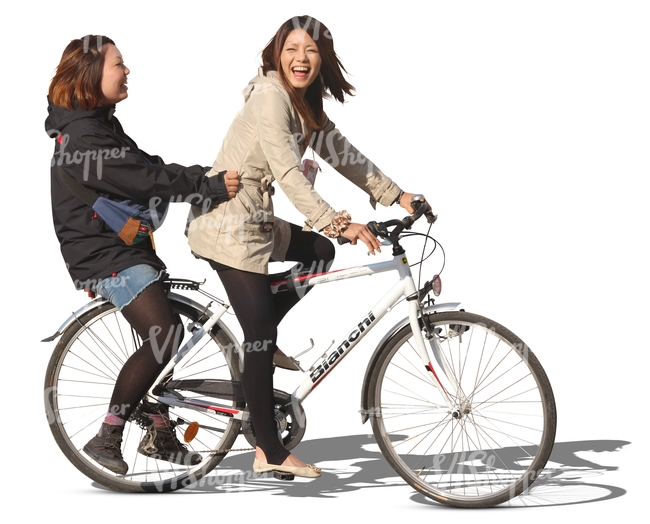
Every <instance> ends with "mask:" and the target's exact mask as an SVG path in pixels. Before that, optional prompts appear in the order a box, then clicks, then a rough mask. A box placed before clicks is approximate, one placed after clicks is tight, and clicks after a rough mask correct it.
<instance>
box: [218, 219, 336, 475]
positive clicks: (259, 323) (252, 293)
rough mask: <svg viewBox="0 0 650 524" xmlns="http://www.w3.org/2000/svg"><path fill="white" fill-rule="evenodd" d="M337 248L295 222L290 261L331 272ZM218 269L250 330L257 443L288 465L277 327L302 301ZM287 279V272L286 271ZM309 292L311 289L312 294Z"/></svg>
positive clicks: (264, 282)
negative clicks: (276, 365) (279, 414)
mask: <svg viewBox="0 0 650 524" xmlns="http://www.w3.org/2000/svg"><path fill="white" fill-rule="evenodd" d="M334 253H335V250H334V245H333V244H332V242H331V241H330V240H328V239H327V238H325V237H323V236H321V235H319V234H317V233H313V232H305V231H302V229H301V228H300V227H298V226H296V225H293V224H291V241H290V243H289V248H288V251H287V255H286V257H285V260H287V261H296V262H300V263H301V264H302V265H303V269H305V270H308V269H309V270H311V271H313V272H320V271H327V270H328V269H329V267H330V266H331V264H332V261H333V260H334ZM211 265H212V267H213V268H215V269H216V270H217V273H218V274H219V277H220V278H221V282H222V283H223V286H224V288H225V290H226V293H227V294H228V300H229V301H230V304H231V305H232V308H233V311H234V312H235V315H237V319H238V320H239V323H240V325H241V327H242V330H243V332H244V348H246V349H248V350H247V351H246V352H245V354H244V372H243V374H242V386H243V388H244V396H245V397H246V403H247V404H248V409H249V412H250V416H251V420H252V422H253V427H254V430H255V439H256V443H257V445H258V446H259V447H260V448H262V451H264V454H265V455H266V461H267V463H268V464H282V462H284V460H285V459H286V458H287V457H288V456H289V451H287V449H285V447H284V446H283V445H282V443H281V442H280V440H279V439H278V433H277V429H276V425H275V418H274V402H273V353H275V350H276V349H277V346H276V341H277V327H278V324H279V323H280V321H281V320H282V319H283V318H284V316H285V315H286V314H287V313H288V312H289V310H290V309H291V308H292V307H293V306H294V305H295V304H296V303H297V302H298V301H299V300H300V298H301V296H302V295H304V293H302V295H298V294H296V293H294V292H291V291H287V292H280V293H277V294H273V293H272V292H271V286H270V282H271V277H269V275H263V274H260V273H251V272H248V271H242V270H239V269H234V268H230V267H224V266H222V265H219V264H214V263H211ZM285 275H286V273H285ZM306 291H309V290H306Z"/></svg>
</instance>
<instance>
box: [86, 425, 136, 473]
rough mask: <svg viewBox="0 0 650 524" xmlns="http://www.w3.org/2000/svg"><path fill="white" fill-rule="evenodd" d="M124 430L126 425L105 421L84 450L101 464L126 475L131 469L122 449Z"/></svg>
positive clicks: (114, 471)
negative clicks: (125, 460) (123, 456)
mask: <svg viewBox="0 0 650 524" xmlns="http://www.w3.org/2000/svg"><path fill="white" fill-rule="evenodd" d="M123 431H124V426H111V425H110V424H107V423H106V422H103V423H102V427H101V428H100V430H99V433H97V436H95V437H93V438H91V439H90V441H89V442H88V444H86V445H85V446H84V448H83V450H84V452H85V453H86V454H87V455H88V456H89V457H90V458H92V459H93V460H94V461H95V462H97V463H98V464H99V465H100V466H104V467H105V468H106V469H110V470H111V471H112V472H113V473H118V474H119V475H124V474H125V473H126V472H127V471H128V470H129V465H128V464H127V463H126V462H124V459H123V458H122V451H121V450H120V444H121V443H122V433H123Z"/></svg>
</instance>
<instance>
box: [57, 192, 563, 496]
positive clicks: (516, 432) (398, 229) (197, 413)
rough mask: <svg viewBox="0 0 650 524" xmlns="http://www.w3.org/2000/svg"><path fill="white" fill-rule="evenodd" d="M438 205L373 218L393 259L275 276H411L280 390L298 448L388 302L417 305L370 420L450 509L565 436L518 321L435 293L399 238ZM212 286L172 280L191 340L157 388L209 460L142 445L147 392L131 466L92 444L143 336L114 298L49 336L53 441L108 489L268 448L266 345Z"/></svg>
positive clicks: (153, 487) (381, 380)
mask: <svg viewBox="0 0 650 524" xmlns="http://www.w3.org/2000/svg"><path fill="white" fill-rule="evenodd" d="M419 198H421V199H422V200H424V199H423V197H421V196H420V197H419ZM425 207H426V206H423V205H422V206H419V208H418V209H417V211H416V212H415V213H414V214H413V215H410V216H407V217H406V218H404V219H402V220H397V219H396V220H389V221H387V222H370V223H369V224H368V226H369V227H370V229H371V230H372V231H373V233H374V234H376V235H377V237H378V238H380V239H381V241H382V243H383V244H384V245H390V246H392V250H393V252H392V259H391V260H387V261H382V262H377V263H372V264H368V265H362V266H358V267H352V268H348V269H342V270H336V271H330V272H323V273H314V274H311V273H300V272H295V271H292V272H291V274H290V275H289V276H288V277H287V278H286V279H284V280H280V281H275V282H272V283H271V285H272V287H273V289H274V292H296V290H298V291H299V290H300V289H301V288H305V287H311V286H315V285H320V284H325V283H329V282H334V281H341V280H346V279H351V278H356V277H360V276H366V275H373V274H378V273H384V272H389V271H395V272H397V274H398V277H399V280H398V281H397V282H396V283H395V284H394V285H393V286H392V287H391V289H390V290H388V292H387V293H386V294H385V295H384V297H383V298H382V299H380V300H379V301H378V302H377V303H376V304H375V305H374V306H373V307H372V308H371V309H370V310H369V311H368V313H367V314H366V315H364V317H363V318H362V319H360V321H359V322H357V323H355V324H354V326H353V327H352V328H351V329H350V330H348V331H346V332H345V335H344V336H343V337H342V338H340V339H339V341H338V343H336V344H334V345H333V346H330V347H329V348H328V349H327V350H326V351H325V352H324V353H323V354H322V356H320V357H318V358H317V359H316V360H315V361H314V363H313V364H312V365H311V367H310V368H308V369H306V370H305V369H303V370H302V371H303V372H304V374H303V377H304V378H302V379H301V381H300V383H299V384H298V385H297V387H296V389H295V390H294V391H293V393H287V392H284V391H279V390H276V391H275V402H276V410H275V416H276V422H277V424H278V432H279V436H280V437H281V438H282V441H283V443H284V445H285V447H286V448H287V449H293V448H294V447H295V446H296V445H298V443H299V442H300V440H301V439H302V437H303V435H304V432H305V420H306V419H305V412H304V409H303V402H304V400H305V399H306V398H307V397H308V396H309V395H310V393H311V392H312V391H313V390H314V388H315V387H316V386H318V385H319V384H320V383H321V382H322V381H323V380H325V378H326V377H327V376H329V374H330V373H331V372H332V371H333V369H334V368H335V367H336V366H337V365H339V364H340V362H341V361H342V360H343V358H344V357H345V356H347V355H348V354H349V352H350V351H352V349H353V348H354V347H356V345H357V344H358V343H359V341H360V340H362V339H363V338H364V336H365V335H367V333H368V332H370V331H371V330H372V329H374V328H375V327H376V325H377V324H378V323H379V321H380V320H381V319H382V317H383V316H384V315H385V314H386V313H387V312H388V311H389V310H391V309H392V308H394V307H395V306H396V305H397V304H398V303H401V302H404V303H405V304H406V306H407V309H408V316H407V317H406V318H404V319H403V320H402V321H400V322H398V323H397V324H396V325H395V326H393V327H392V328H391V329H390V330H389V331H388V332H387V334H386V335H385V336H384V337H383V339H382V340H381V342H380V343H379V344H378V346H377V348H376V350H375V352H374V354H373V355H372V357H371V358H370V362H369V364H368V367H367V370H366V374H365V378H364V380H363V385H362V400H361V410H360V412H361V415H362V422H363V423H366V422H368V421H370V424H371V426H372V430H373V433H374V436H375V439H376V441H377V443H378V445H379V448H380V450H381V452H382V454H383V455H384V456H385V458H386V460H387V461H388V462H389V463H390V465H391V466H392V468H393V469H394V470H395V471H396V473H398V474H399V475H400V476H401V477H402V478H403V479H404V480H405V481H406V482H407V483H408V484H409V485H410V486H411V487H413V488H414V489H415V490H417V491H419V492H420V493H422V494H424V495H426V496H427V497H430V498H432V499H434V500H435V501H437V502H440V503H443V504H446V505H450V506H457V507H466V508H469V507H489V506H494V505H497V504H500V503H502V502H505V501H507V500H509V499H511V498H513V497H515V496H517V495H519V494H520V493H522V492H523V491H524V490H525V489H527V488H528V487H529V486H530V485H531V484H532V483H533V481H534V480H535V478H536V477H537V476H538V475H539V474H540V473H541V472H542V471H543V469H544V466H545V465H546V462H547V460H548V458H549V456H550V453H551V450H552V448H553V443H554V438H555V428H556V408H555V400H554V397H553V391H552V388H551V385H550V382H549V380H548V378H547V376H546V373H545V372H544V370H543V368H542V366H541V364H540V363H539V361H538V359H537V358H536V357H535V355H534V354H533V353H532V352H531V351H530V349H529V348H528V346H527V345H526V344H525V343H524V342H523V341H522V340H521V339H520V338H519V337H517V336H516V335H515V334H513V333H512V332H511V331H509V330H508V329H506V328H505V327H503V326H501V325H499V324H497V323H496V322H493V321H491V320H489V319H487V318H485V317H482V316H479V315H476V314H472V313H468V312H465V311H464V310H462V309H459V306H460V303H456V302H453V303H441V304H436V303H435V298H434V297H437V296H438V295H439V292H440V285H441V280H440V277H439V275H435V276H434V277H433V278H432V279H431V280H428V281H427V282H426V283H425V284H424V285H423V286H422V287H421V288H420V289H417V288H416V286H415V281H414V279H413V275H412V273H411V267H410V265H409V263H408V260H407V258H406V253H405V250H404V248H403V247H402V245H401V244H400V240H401V239H403V238H404V237H405V236H407V235H414V234H420V233H414V232H407V230H410V229H411V226H412V225H413V224H414V223H415V222H416V221H417V220H418V219H419V218H421V217H422V216H423V215H425V214H426V216H427V218H428V221H429V222H430V225H429V231H430V228H431V224H433V222H435V219H436V218H437V217H436V216H435V215H432V214H431V212H430V211H429V210H428V209H425ZM423 236H425V237H426V239H427V240H428V239H431V240H432V241H433V242H434V243H435V244H434V250H435V246H438V245H439V244H438V243H437V242H436V241H435V240H434V239H433V238H432V237H430V236H429V233H428V232H427V234H425V235H423ZM425 245H426V241H425ZM427 256H428V255H427ZM422 259H424V251H423V255H422ZM420 262H421V261H420ZM421 267H422V266H420V268H421ZM201 284H202V283H198V282H194V281H190V280H183V279H168V280H167V282H166V285H167V287H168V288H169V291H168V296H169V299H170V301H171V304H172V306H173V309H174V311H175V312H176V313H178V314H179V315H181V317H182V318H183V324H184V326H185V328H186V332H187V335H188V336H189V340H188V341H187V342H185V344H184V345H183V346H182V347H181V348H180V349H179V350H178V353H177V354H176V355H175V357H174V358H173V359H172V360H171V362H170V363H169V364H168V365H167V367H166V368H165V369H164V370H163V372H162V373H161V374H160V376H159V378H158V380H157V382H156V384H155V385H154V387H152V388H151V390H150V391H149V393H148V394H147V396H146V397H145V399H147V400H146V401H147V402H149V403H151V402H153V403H154V404H156V403H157V404H162V405H166V406H168V409H169V412H170V415H171V416H172V417H173V421H174V424H175V425H176V427H177V428H178V430H179V432H180V434H182V435H183V439H184V440H185V441H186V442H187V446H188V447H189V448H190V449H191V450H193V451H196V452H200V453H201V454H202V457H203V460H202V462H200V463H199V464H197V465H189V464H187V465H184V464H174V463H172V462H166V461H163V460H156V459H155V457H147V456H145V455H142V454H139V453H138V451H137V448H138V444H139V443H140V442H141V441H142V439H143V438H144V437H145V436H146V435H147V434H148V432H149V431H150V426H151V424H150V420H148V418H147V413H146V411H145V410H144V409H143V403H141V404H140V406H139V407H138V408H137V409H136V411H135V413H134V414H133V415H132V417H131V418H130V419H129V422H128V423H127V427H126V428H125V431H124V437H123V443H122V448H123V455H124V460H126V461H127V463H128V464H129V471H128V472H127V474H125V475H123V476H120V475H117V474H114V473H112V472H110V471H108V470H106V469H104V468H102V467H101V466H100V465H98V464H96V463H95V462H94V461H92V460H91V459H90V458H89V457H87V456H86V455H85V454H84V453H83V452H82V448H83V446H84V444H85V443H86V442H87V441H88V440H90V438H91V437H92V436H93V435H94V433H95V431H96V430H97V427H98V426H99V423H100V422H101V420H102V419H103V417H104V415H105V411H106V406H107V405H108V400H109V398H110V395H111V392H112V389H113V384H114V381H115V378H116V376H117V373H118V372H119V370H120V369H121V366H122V364H123V362H124V361H125V360H126V358H127V357H128V355H129V354H130V353H131V352H132V351H134V350H135V349H136V348H138V347H139V345H140V341H139V340H138V338H137V336H136V335H134V334H133V332H132V330H131V329H130V326H129V325H128V323H127V322H126V321H125V320H124V319H123V318H122V317H121V315H120V314H119V313H118V312H117V310H116V308H115V307H114V306H113V305H112V304H111V303H109V302H107V301H105V300H104V299H101V298H98V299H95V300H93V301H92V302H90V303H89V304H87V305H85V306H84V307H82V308H81V309H80V310H78V311H77V312H75V313H74V314H73V315H72V316H71V317H70V318H69V319H68V320H66V322H64V324H63V325H62V326H61V327H60V328H59V330H57V332H56V333H55V334H54V335H52V336H51V337H48V338H47V339H45V341H52V340H54V339H56V338H58V337H59V336H60V337H61V338H60V340H59V342H58V343H57V345H56V347H55V349H54V353H53V355H52V357H51V359H50V362H49V365H48V368H47V373H46V377H45V405H46V411H47V415H48V420H49V423H50V428H51V430H52V433H53V435H54V438H55V439H56V442H57V443H58V445H59V447H60V448H61V450H62V451H63V453H64V454H65V455H66V456H67V458H68V459H69V460H70V461H71V462H72V463H73V464H74V465H75V466H76V467H77V468H78V469H79V470H81V471H82V472H83V473H84V474H85V475H87V476H88V477H90V478H91V479H93V480H95V481H97V482H98V483H100V484H102V485H104V486H106V487H108V488H111V489H113V490H117V491H123V492H168V491H173V490H176V489H180V488H183V487H187V486H191V485H192V484H194V483H196V482H198V481H199V480H200V479H202V478H203V477H204V476H205V475H207V474H208V473H209V472H210V471H211V470H213V469H214V468H215V467H216V466H217V465H218V464H219V463H220V462H221V460H222V459H223V457H224V456H225V455H226V454H227V453H228V452H230V451H237V450H234V449H233V445H234V443H235V440H236V439H237V437H238V436H239V435H240V434H243V435H244V437H245V439H246V440H247V442H248V443H249V444H250V445H251V446H254V445H255V436H254V430H253V428H252V427H251V424H250V421H249V420H248V416H247V411H246V404H245V400H244V396H243V393H242V389H241V384H240V377H241V373H242V369H241V363H242V362H243V351H245V350H256V349H259V348H243V347H242V346H241V345H240V344H239V342H238V341H237V340H236V338H235V337H234V335H233V334H232V332H231V331H230V330H229V329H228V327H227V326H226V325H225V323H224V322H223V321H222V317H223V315H224V313H225V312H226V311H227V309H228V307H229V305H228V304H227V303H226V302H224V301H222V300H220V299H219V298H217V297H215V296H212V295H210V294H209V293H207V292H206V291H205V290H203V289H201V287H200V286H201ZM174 290H191V291H195V292H198V293H200V294H202V295H203V296H205V297H207V298H209V300H210V302H209V303H208V304H207V305H202V304H200V303H199V302H196V301H194V300H192V299H191V298H188V297H186V296H185V295H183V294H180V293H176V292H175V291H174ZM213 305H214V307H215V310H214V311H212V310H211V309H210V308H211V307H213ZM301 369H302V368H301Z"/></svg>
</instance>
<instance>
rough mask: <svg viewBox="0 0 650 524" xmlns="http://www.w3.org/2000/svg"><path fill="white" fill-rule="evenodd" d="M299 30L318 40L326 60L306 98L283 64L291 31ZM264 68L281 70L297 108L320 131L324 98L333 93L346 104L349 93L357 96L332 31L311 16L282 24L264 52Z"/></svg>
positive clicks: (283, 82) (292, 19)
mask: <svg viewBox="0 0 650 524" xmlns="http://www.w3.org/2000/svg"><path fill="white" fill-rule="evenodd" d="M295 29H299V30H300V29H301V30H303V31H305V32H306V33H307V34H308V35H309V36H310V37H311V38H312V39H313V40H314V42H316V45H317V46H318V52H319V54H320V56H321V61H322V63H321V68H320V75H318V77H317V78H316V80H314V81H313V82H312V84H311V85H310V86H309V87H308V88H307V91H306V92H305V95H304V97H302V96H300V94H299V93H298V92H297V91H296V90H295V89H294V88H293V86H292V85H291V84H290V83H289V81H288V80H287V79H286V77H285V76H284V72H283V71H282V67H281V66H280V55H281V54H282V48H283V47H284V43H285V41H286V40H287V37H288V36H289V34H290V33H291V31H293V30H295ZM262 71H263V72H264V74H266V73H268V72H269V71H277V72H278V74H279V75H280V80H281V81H282V85H283V86H284V88H285V89H286V90H287V92H288V93H289V97H290V98H291V102H292V103H293V105H294V107H295V108H296V110H297V111H298V113H300V116H302V118H303V119H304V120H305V122H306V123H307V125H308V126H309V127H311V128H312V129H313V130H319V129H321V127H322V126H323V119H324V118H323V117H324V113H323V98H328V97H330V96H332V97H334V98H335V99H336V100H338V101H339V102H341V103H343V102H344V101H345V95H346V94H347V95H350V96H353V95H354V86H353V85H352V84H350V83H349V82H348V81H347V80H346V79H345V77H344V76H343V72H345V73H347V71H346V70H345V68H344V67H343V64H341V60H339V57H338V56H337V55H336V52H335V51H334V40H333V38H332V34H331V33H330V31H329V29H327V27H325V24H323V23H321V22H319V21H318V20H316V19H315V18H312V17H311V16H294V17H293V18H290V19H289V20H287V21H286V22H285V23H284V24H282V25H281V26H280V29H278V31H277V33H275V36H274V37H273V38H272V39H271V41H270V42H269V43H268V44H267V46H266V47H265V48H264V51H262Z"/></svg>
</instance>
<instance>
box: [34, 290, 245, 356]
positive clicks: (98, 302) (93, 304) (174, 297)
mask: <svg viewBox="0 0 650 524" xmlns="http://www.w3.org/2000/svg"><path fill="white" fill-rule="evenodd" d="M167 297H168V298H169V300H170V301H172V302H180V303H181V304H185V305H186V306H190V307H192V308H194V309H196V310H198V311H204V310H205V312H206V313H207V314H208V315H210V316H211V315H212V311H210V310H209V309H206V308H205V306H203V305H202V304H199V303H198V302H196V301H195V300H192V299H191V298H188V297H186V296H185V295H179V294H177V293H173V292H169V293H167ZM106 302H108V300H106V299H105V298H103V297H97V298H95V299H94V300H91V301H90V302H88V303H87V304H84V305H83V306H82V307H80V308H79V309H78V310H77V311H75V312H74V313H72V315H70V316H69V317H68V318H67V319H66V321H65V322H64V323H63V324H61V326H60V327H59V329H57V330H56V333H54V334H53V335H50V336H49V337H47V338H44V339H43V340H41V342H52V341H53V340H55V339H56V338H58V337H60V336H61V335H62V334H63V332H64V331H65V330H66V329H68V328H69V327H70V325H71V324H73V323H74V322H75V321H76V320H77V319H78V318H79V317H80V316H81V315H83V314H85V313H87V312H88V311H92V310H93V309H97V308H98V307H101V306H102V305H104V304H105V303H106ZM217 324H218V325H219V327H220V328H221V329H223V330H225V331H227V334H228V335H230V336H231V338H232V340H236V339H235V338H234V336H232V333H231V332H230V331H229V330H228V328H227V327H226V326H225V324H223V323H222V322H221V321H219V322H218V323H217ZM238 351H239V352H240V356H242V357H243V355H242V354H241V349H240V348H238Z"/></svg>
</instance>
